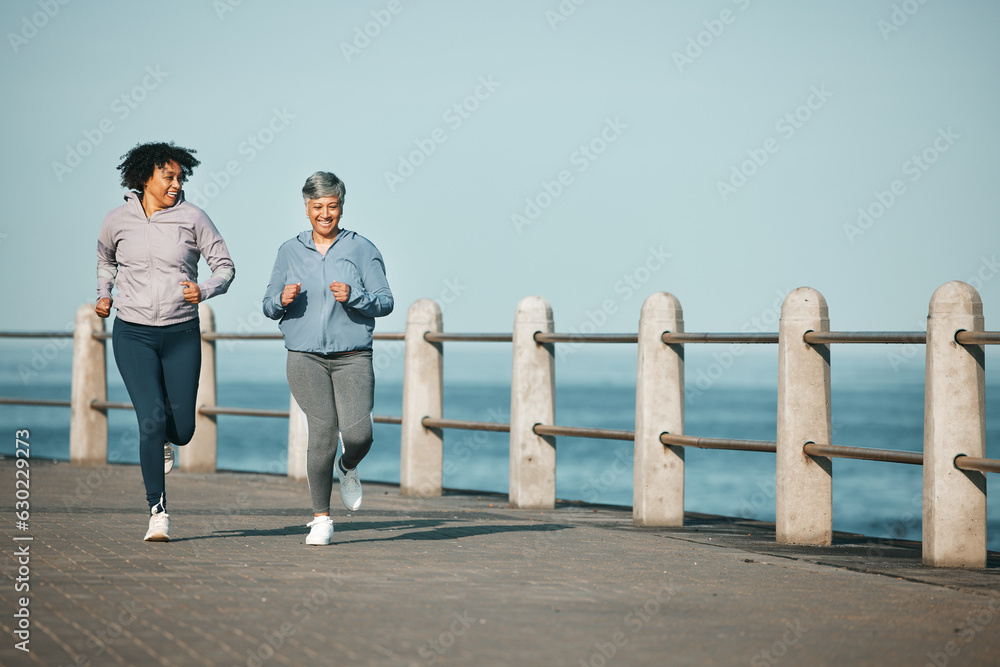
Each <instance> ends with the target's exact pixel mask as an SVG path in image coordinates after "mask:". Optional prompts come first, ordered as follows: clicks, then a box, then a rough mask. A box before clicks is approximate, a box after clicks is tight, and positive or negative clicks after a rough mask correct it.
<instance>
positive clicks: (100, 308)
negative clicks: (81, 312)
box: [94, 297, 111, 317]
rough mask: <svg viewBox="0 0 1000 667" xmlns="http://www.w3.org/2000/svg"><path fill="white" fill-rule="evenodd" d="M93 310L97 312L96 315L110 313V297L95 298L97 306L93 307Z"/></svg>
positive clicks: (104, 315) (103, 315)
mask: <svg viewBox="0 0 1000 667" xmlns="http://www.w3.org/2000/svg"><path fill="white" fill-rule="evenodd" d="M94 312H95V313H97V316H98V317H107V316H108V315H110V314H111V299H109V298H107V297H104V298H103V299H98V300H97V307H96V308H94Z"/></svg>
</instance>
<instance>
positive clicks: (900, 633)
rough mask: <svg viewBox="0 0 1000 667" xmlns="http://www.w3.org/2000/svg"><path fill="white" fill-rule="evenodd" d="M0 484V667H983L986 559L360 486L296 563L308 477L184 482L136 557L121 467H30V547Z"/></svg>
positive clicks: (994, 639)
mask: <svg viewBox="0 0 1000 667" xmlns="http://www.w3.org/2000/svg"><path fill="white" fill-rule="evenodd" d="M0 479H2V480H3V482H2V484H0V488H2V489H3V497H2V499H0V540H2V541H3V549H2V562H0V565H2V573H0V574H2V576H0V629H2V635H3V643H2V645H0V664H3V665H46V666H52V665H80V666H83V665H250V666H255V665H256V666H263V665H402V666H407V667H409V666H411V665H431V664H436V665H546V666H547V665H568V666H574V667H576V666H579V665H591V666H592V667H603V666H604V665H738V664H748V665H774V664H786V665H897V664H898V665H925V664H931V665H937V666H938V667H942V665H948V664H951V665H995V664H998V663H1000V554H996V553H991V554H990V558H989V567H988V568H987V569H985V570H973V571H966V570H950V569H934V568H925V567H923V566H922V565H921V564H920V545H919V543H914V542H904V541H876V540H872V539H868V538H863V537H861V536H857V535H846V534H837V539H836V541H835V544H834V546H832V547H827V548H809V547H793V546H787V545H780V546H779V545H776V544H775V543H774V526H773V524H767V523H761V522H754V521H743V520H731V519H727V518H724V517H713V516H704V515H696V514H691V515H689V516H688V517H687V519H686V525H685V526H684V527H683V528H656V529H651V528H636V527H634V526H633V525H632V524H631V514H630V511H629V510H627V509H624V508H610V507H604V506H589V505H583V504H579V503H560V504H559V506H558V507H557V508H556V509H555V510H551V511H524V510H514V509H511V508H509V507H508V506H507V503H506V498H505V497H502V496H497V495H490V494H475V493H462V492H448V493H446V494H445V495H444V496H443V497H441V498H431V499H413V498H404V497H401V496H400V495H399V490H398V488H397V487H395V486H392V485H385V484H375V483H370V482H365V483H364V489H365V502H364V506H363V508H362V509H361V510H359V511H357V512H353V513H349V512H347V511H345V510H343V508H334V511H333V515H334V516H333V518H334V521H335V524H336V531H335V533H334V543H333V544H331V545H330V546H329V547H307V546H306V545H305V544H304V540H305V535H306V533H307V529H306V528H305V525H304V524H305V523H306V522H307V521H309V519H310V518H311V516H310V513H309V511H308V494H307V490H306V486H305V484H304V483H300V482H295V481H291V480H289V479H287V478H284V477H277V476H269V475H253V474H237V473H219V474H216V475H203V474H189V473H184V472H181V471H174V472H172V473H171V474H170V476H169V477H168V478H167V493H168V498H169V511H170V515H171V537H172V538H173V541H171V542H170V543H165V544H164V543H146V542H143V541H142V536H143V534H144V532H145V529H146V523H147V520H146V517H145V514H144V511H143V508H142V505H143V502H142V500H143V498H144V493H143V490H142V483H141V480H140V474H139V471H138V468H137V467H134V466H99V467H82V466H72V465H69V464H67V463H56V462H47V461H38V460H33V461H32V462H31V496H30V503H31V510H30V511H31V517H30V523H29V530H28V531H26V532H24V531H20V530H18V529H17V526H16V521H15V517H14V514H13V509H14V508H13V502H14V500H13V491H12V489H13V487H14V484H13V480H14V479H15V470H14V461H13V460H12V459H9V458H8V459H0ZM335 496H336V493H335ZM25 536H31V537H32V538H33V540H32V541H30V542H28V541H16V540H15V539H14V538H15V537H25ZM25 544H27V545H29V554H30V557H29V559H28V565H27V566H26V567H27V568H28V575H27V582H26V583H28V584H29V585H30V590H29V591H27V592H23V591H22V592H18V591H17V590H16V587H17V585H18V579H19V578H21V579H23V578H24V577H23V574H24V571H23V570H20V571H19V568H20V567H21V565H20V564H19V562H18V556H17V552H16V550H17V549H18V548H22V547H23V546H24V545H25ZM19 572H20V573H19ZM24 596H27V597H28V599H29V603H28V610H29V619H30V625H29V631H30V636H29V643H28V644H27V647H28V648H29V649H30V651H29V652H23V651H21V650H18V649H17V648H16V644H17V643H18V642H19V641H21V639H20V638H19V637H17V636H16V635H15V634H14V631H15V630H16V629H17V627H18V626H17V624H18V622H19V619H18V618H16V617H15V616H14V614H15V613H16V612H17V610H18V609H19V608H20V606H21V605H20V604H19V598H21V597H24Z"/></svg>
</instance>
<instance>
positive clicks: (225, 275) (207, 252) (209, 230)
mask: <svg viewBox="0 0 1000 667" xmlns="http://www.w3.org/2000/svg"><path fill="white" fill-rule="evenodd" d="M196 229H197V230H198V239H197V241H198V250H199V251H200V252H201V256H202V257H204V258H205V261H206V262H207V263H208V267H209V268H210V269H212V275H210V276H209V277H208V279H207V280H205V281H204V282H203V283H201V284H199V285H198V288H199V289H200V290H201V294H202V296H203V297H204V298H205V299H211V298H212V297H213V296H218V295H220V294H225V293H226V290H228V289H229V285H230V284H231V283H232V282H233V278H235V277H236V265H235V264H233V260H232V258H231V257H230V256H229V248H227V247H226V242H225V240H224V239H223V238H222V235H221V234H219V230H218V229H216V228H215V225H214V224H212V221H211V220H210V219H209V218H208V216H205V218H204V220H203V221H202V222H201V223H200V224H198V225H197V226H196Z"/></svg>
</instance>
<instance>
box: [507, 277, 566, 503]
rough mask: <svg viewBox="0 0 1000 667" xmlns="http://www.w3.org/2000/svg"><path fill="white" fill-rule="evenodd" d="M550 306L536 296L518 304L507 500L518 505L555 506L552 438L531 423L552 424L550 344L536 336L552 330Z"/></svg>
mask: <svg viewBox="0 0 1000 667" xmlns="http://www.w3.org/2000/svg"><path fill="white" fill-rule="evenodd" d="M553 331H554V328H553V324H552V307H551V306H550V305H549V302H548V301H546V300H545V299H543V298H542V297H539V296H529V297H526V298H524V299H522V300H521V302H520V303H519V304H517V311H516V313H515V315H514V335H513V347H514V350H513V357H514V367H513V371H512V376H511V392H510V482H509V483H510V504H511V505H513V506H514V507H517V508H523V509H552V508H554V507H555V506H556V439H555V437H553V436H541V435H536V434H535V432H534V426H535V424H555V419H556V403H555V358H554V355H553V351H554V348H553V345H552V344H551V343H550V344H547V345H542V344H539V343H536V342H535V333H536V332H544V333H552V332H553Z"/></svg>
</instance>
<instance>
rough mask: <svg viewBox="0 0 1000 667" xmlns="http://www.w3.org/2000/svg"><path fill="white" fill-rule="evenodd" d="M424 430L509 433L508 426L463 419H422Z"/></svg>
mask: <svg viewBox="0 0 1000 667" xmlns="http://www.w3.org/2000/svg"><path fill="white" fill-rule="evenodd" d="M420 423H421V424H423V425H424V428H457V429H462V430H464V431H493V432H496V433H510V424H502V423H500V422H474V421H465V420H463V419H435V418H434V417H424V418H423V419H421V420H420Z"/></svg>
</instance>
